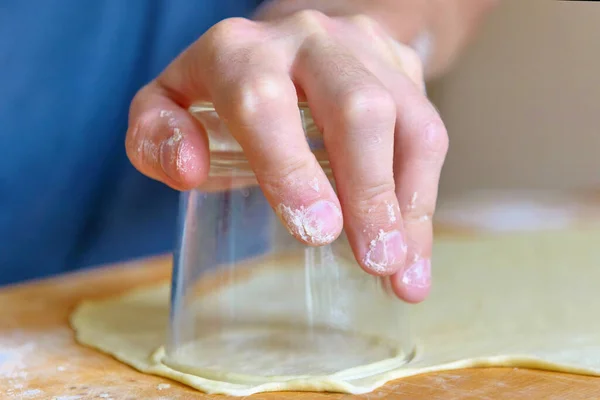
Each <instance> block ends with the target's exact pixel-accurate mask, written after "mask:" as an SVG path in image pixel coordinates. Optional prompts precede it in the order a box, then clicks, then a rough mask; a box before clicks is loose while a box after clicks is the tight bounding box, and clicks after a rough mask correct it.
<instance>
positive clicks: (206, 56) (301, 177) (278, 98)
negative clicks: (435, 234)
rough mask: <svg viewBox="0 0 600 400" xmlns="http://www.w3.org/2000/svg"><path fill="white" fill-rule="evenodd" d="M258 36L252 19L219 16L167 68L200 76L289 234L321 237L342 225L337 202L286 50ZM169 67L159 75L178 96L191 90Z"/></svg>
mask: <svg viewBox="0 0 600 400" xmlns="http://www.w3.org/2000/svg"><path fill="white" fill-rule="evenodd" d="M240 37H242V38H243V39H242V40H240ZM264 42H266V34H265V33H264V30H262V29H260V28H259V26H258V24H255V23H252V22H250V21H246V20H226V21H223V22H221V23H220V24H218V25H217V26H215V27H214V28H213V29H211V30H210V31H209V32H208V33H207V34H206V35H204V36H203V38H202V39H201V40H200V41H199V42H198V44H197V46H198V47H197V48H195V49H194V57H183V58H182V59H181V60H179V65H176V66H175V67H176V68H177V70H187V71H194V73H193V74H194V75H195V76H200V77H202V82H200V83H198V84H196V87H206V90H207V93H208V96H209V97H210V98H211V99H212V101H213V103H214V106H215V109H216V110H217V112H218V114H219V116H220V117H221V119H222V121H224V122H225V124H226V126H227V128H228V130H229V132H231V133H232V135H233V136H234V137H235V139H236V140H237V142H238V143H239V144H240V146H241V147H242V149H243V151H244V154H245V155H246V157H247V159H248V161H249V164H250V166H251V167H252V169H253V171H254V173H255V174H256V178H257V179H258V182H259V183H260V185H261V187H262V189H263V192H264V194H265V196H266V198H267V200H268V201H269V203H270V204H271V206H272V207H273V209H274V210H275V211H276V212H277V214H278V215H279V217H280V218H281V220H282V222H283V223H284V224H285V226H286V227H287V228H288V230H289V231H290V233H291V234H293V235H294V236H295V237H296V238H298V239H299V240H301V241H302V242H304V243H306V244H309V245H324V244H328V243H331V242H332V241H334V240H335V239H336V238H337V236H338V235H339V234H340V232H341V230H342V227H343V218H342V214H341V207H340V204H339V201H338V199H337V196H336V195H335V192H334V191H333V188H332V187H331V185H330V183H329V180H328V178H327V176H326V175H325V173H324V171H323V170H322V168H321V167H320V165H319V164H318V162H317V160H316V159H315V156H314V155H313V153H312V152H311V150H310V148H309V146H308V143H307V141H306V138H305V135H304V130H303V126H302V121H301V116H300V112H299V110H298V98H297V94H296V89H295V86H294V83H293V82H292V80H291V78H290V76H289V73H288V67H287V65H288V64H289V62H290V61H289V59H290V58H291V56H290V55H288V57H287V59H286V57H285V52H283V51H277V48H276V44H274V43H270V46H269V47H268V48H265V46H261V45H260V44H261V43H264ZM190 54H191V52H190ZM184 64H185V65H184ZM173 71H176V70H173ZM173 71H172V70H171V69H170V68H169V69H168V70H167V71H166V72H165V73H164V74H163V76H162V77H161V82H163V84H165V85H167V86H168V87H169V88H171V89H172V90H173V91H175V92H184V97H186V98H192V99H193V98H195V97H197V96H196V95H195V94H194V93H190V92H189V86H187V85H185V84H182V83H181V82H182V81H181V80H180V79H178V77H177V76H175V77H173V76H172V75H173V74H175V72H173ZM196 79H198V78H196ZM192 87H193V86H192ZM186 91H187V92H186Z"/></svg>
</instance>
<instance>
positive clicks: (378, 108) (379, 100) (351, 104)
mask: <svg viewBox="0 0 600 400" xmlns="http://www.w3.org/2000/svg"><path fill="white" fill-rule="evenodd" d="M340 104H341V112H342V117H343V118H344V119H345V120H346V121H349V122H350V123H365V122H367V121H372V119H373V118H377V119H379V120H384V121H386V122H387V121H390V120H395V119H396V104H395V102H394V99H393V97H392V95H391V94H390V93H389V92H388V91H387V90H386V89H384V88H383V87H377V86H362V87H359V88H355V89H354V90H352V91H350V92H348V93H346V94H345V95H344V96H343V99H342V100H341V103H340Z"/></svg>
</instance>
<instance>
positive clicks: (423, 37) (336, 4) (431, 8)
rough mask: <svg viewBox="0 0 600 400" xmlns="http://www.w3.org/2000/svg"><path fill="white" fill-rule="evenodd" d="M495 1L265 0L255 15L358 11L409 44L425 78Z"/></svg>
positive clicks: (450, 56) (444, 63)
mask: <svg viewBox="0 0 600 400" xmlns="http://www.w3.org/2000/svg"><path fill="white" fill-rule="evenodd" d="M498 2H499V0H327V1H323V0H270V1H269V2H267V3H266V4H265V6H264V7H263V8H262V9H261V10H260V11H259V14H260V17H261V18H267V19H270V18H276V17H279V16H283V15H288V14H291V13H293V12H296V11H299V10H303V9H314V10H319V11H322V12H324V13H325V14H328V15H330V16H343V15H354V14H363V15H367V16H369V17H371V18H373V19H374V20H376V21H378V22H379V23H380V24H381V26H382V27H383V28H384V29H386V30H387V31H388V33H389V34H390V35H391V36H392V37H393V38H394V39H395V40H397V41H399V42H401V43H404V44H407V45H410V46H412V47H413V48H414V49H415V50H416V51H417V53H419V56H421V59H422V60H423V63H424V67H425V72H426V78H431V77H435V76H437V75H439V74H441V73H443V72H444V71H445V70H446V69H447V68H448V66H449V65H451V64H452V62H453V61H454V59H455V58H456V56H457V55H458V54H459V53H460V51H461V50H462V49H463V48H464V46H465V44H467V43H468V42H469V40H470V39H471V38H472V37H473V36H474V34H475V33H476V31H477V28H478V27H479V25H480V23H481V22H482V20H483V18H484V17H485V15H486V14H487V13H488V12H489V11H490V10H491V9H492V8H493V6H494V5H496V4H497V3H498Z"/></svg>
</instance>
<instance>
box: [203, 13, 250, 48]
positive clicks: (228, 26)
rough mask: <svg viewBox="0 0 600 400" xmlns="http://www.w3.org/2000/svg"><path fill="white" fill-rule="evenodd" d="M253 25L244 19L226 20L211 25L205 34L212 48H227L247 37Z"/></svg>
mask: <svg viewBox="0 0 600 400" xmlns="http://www.w3.org/2000/svg"><path fill="white" fill-rule="evenodd" d="M252 26H253V23H252V22H251V21H249V20H247V19H244V18H227V19H224V20H222V21H220V22H218V23H216V24H215V25H213V26H212V27H211V28H210V29H209V30H208V31H207V32H206V34H205V36H206V39H207V40H208V41H209V43H211V45H212V46H213V47H216V48H221V47H229V46H231V44H233V43H237V42H239V41H240V39H243V38H245V37H247V31H248V30H249V29H251V28H252Z"/></svg>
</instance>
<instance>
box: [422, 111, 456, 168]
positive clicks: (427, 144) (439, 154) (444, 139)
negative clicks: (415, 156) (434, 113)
mask: <svg viewBox="0 0 600 400" xmlns="http://www.w3.org/2000/svg"><path fill="white" fill-rule="evenodd" d="M420 137H421V139H420V140H419V144H418V146H420V150H421V151H420V152H421V153H422V154H424V155H425V156H426V157H427V158H433V159H439V158H445V156H446V153H448V146H449V139H448V132H447V131H446V127H445V126H444V123H443V122H442V120H441V119H440V118H439V117H436V118H433V119H431V120H429V121H427V122H426V123H425V124H424V125H423V128H422V134H421V135H420Z"/></svg>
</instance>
